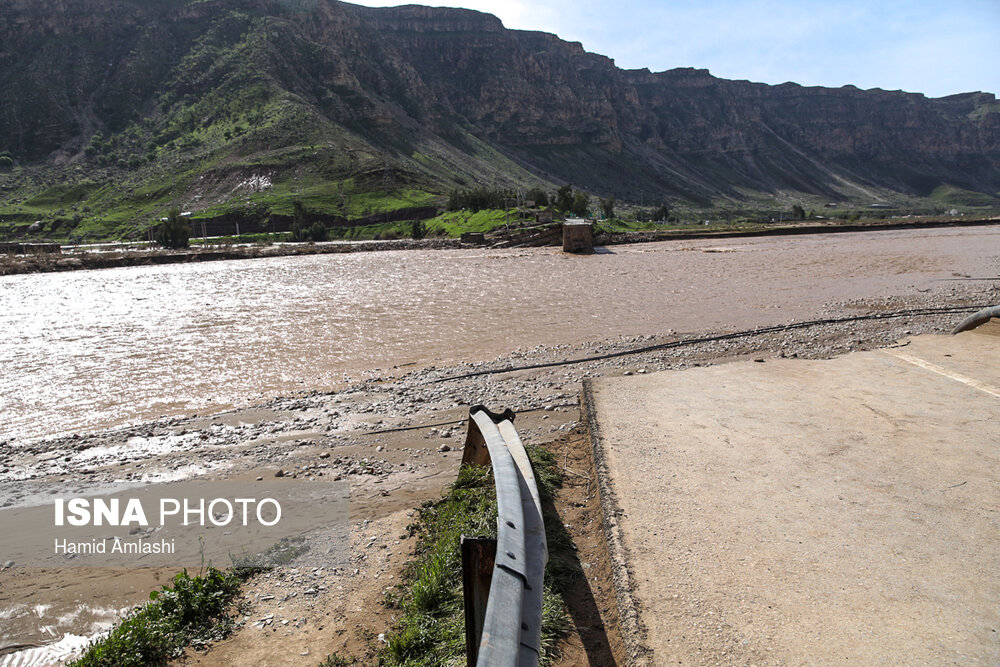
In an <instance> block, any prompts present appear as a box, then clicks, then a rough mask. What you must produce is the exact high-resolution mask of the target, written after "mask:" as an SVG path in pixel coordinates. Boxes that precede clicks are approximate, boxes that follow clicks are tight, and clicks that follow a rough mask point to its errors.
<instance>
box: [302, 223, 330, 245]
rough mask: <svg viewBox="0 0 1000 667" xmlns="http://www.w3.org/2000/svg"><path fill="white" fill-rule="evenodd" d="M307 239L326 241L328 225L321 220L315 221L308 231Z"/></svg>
mask: <svg viewBox="0 0 1000 667" xmlns="http://www.w3.org/2000/svg"><path fill="white" fill-rule="evenodd" d="M306 240H308V241H313V242H319V241H325V240H326V225H324V224H323V223H322V222H320V221H319V220H317V221H316V222H314V223H313V224H312V227H310V228H309V231H308V232H307V233H306Z"/></svg>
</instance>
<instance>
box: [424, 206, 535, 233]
mask: <svg viewBox="0 0 1000 667" xmlns="http://www.w3.org/2000/svg"><path fill="white" fill-rule="evenodd" d="M516 219H517V214H516V213H513V212H512V213H511V214H510V220H511V222H514V221H516ZM503 224H504V211H503V210H495V209H489V210H484V211H477V212H475V213H473V212H471V211H447V212H445V213H442V214H441V215H439V216H437V217H436V218H431V219H430V220H428V221H427V231H428V232H435V231H437V230H439V229H443V230H444V232H445V233H446V234H447V235H448V236H461V235H462V232H488V231H491V230H493V229H496V228H497V227H501V226H503Z"/></svg>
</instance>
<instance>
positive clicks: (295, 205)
mask: <svg viewBox="0 0 1000 667" xmlns="http://www.w3.org/2000/svg"><path fill="white" fill-rule="evenodd" d="M306 233H307V230H306V207H305V206H303V205H302V202H300V201H299V200H298V199H296V200H295V201H293V202H292V240H293V241H305V240H306V238H305V237H306Z"/></svg>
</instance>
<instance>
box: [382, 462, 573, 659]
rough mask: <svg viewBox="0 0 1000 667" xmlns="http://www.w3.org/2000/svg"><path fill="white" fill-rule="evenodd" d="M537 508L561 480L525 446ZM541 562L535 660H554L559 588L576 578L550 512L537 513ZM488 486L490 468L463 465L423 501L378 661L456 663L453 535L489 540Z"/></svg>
mask: <svg viewBox="0 0 1000 667" xmlns="http://www.w3.org/2000/svg"><path fill="white" fill-rule="evenodd" d="M529 456H530V458H531V460H532V463H533V465H534V468H535V475H536V479H537V481H538V486H539V493H540V494H541V496H542V500H543V506H546V505H547V506H549V507H551V499H552V494H553V493H554V492H555V490H556V488H558V486H559V485H560V483H561V479H560V477H559V474H558V472H557V470H556V464H555V460H554V457H553V456H552V455H551V454H550V453H549V452H547V451H546V450H544V449H541V448H530V449H529ZM545 515H546V516H545V531H546V537H547V540H548V547H549V563H548V566H547V567H546V573H545V590H544V595H543V603H542V610H543V615H542V660H541V662H542V664H548V663H549V662H551V661H552V659H553V658H554V657H555V647H556V644H557V642H558V640H559V638H560V637H562V636H564V635H565V634H566V632H567V631H568V629H569V619H568V616H567V609H566V604H565V602H564V600H563V597H562V591H564V590H566V588H567V587H568V585H569V584H570V583H571V582H572V581H573V580H574V578H576V577H578V576H582V574H581V572H580V571H579V569H578V567H574V566H573V565H571V563H572V562H574V558H573V554H572V551H573V545H572V540H571V539H570V538H569V535H568V534H567V533H566V530H565V528H564V527H563V526H562V523H561V522H560V521H559V519H558V517H556V516H554V513H550V512H545ZM496 523H497V506H496V489H495V486H494V483H493V475H492V470H490V469H486V468H477V467H469V466H466V467H463V468H462V469H461V470H460V471H459V474H458V479H457V480H456V481H455V483H454V484H453V485H452V488H451V490H450V491H449V492H448V494H447V495H446V496H445V497H444V498H443V499H442V500H440V501H438V502H436V503H427V504H425V505H424V506H423V507H422V508H421V511H420V516H419V519H418V521H417V523H416V524H415V525H414V526H412V527H411V530H415V531H416V533H417V535H418V541H417V548H416V551H417V557H416V559H415V560H414V561H412V562H411V563H410V564H409V565H408V566H407V568H406V570H405V572H404V574H403V581H402V583H401V584H399V585H398V586H397V587H396V589H395V590H394V591H393V592H391V593H390V594H389V595H387V599H386V602H387V604H388V605H389V606H391V607H394V608H398V609H400V610H401V611H402V617H401V618H400V620H399V622H398V624H397V627H396V628H395V630H394V631H393V632H392V633H390V634H389V635H388V637H387V641H388V644H387V645H386V646H385V647H384V648H383V649H382V651H381V655H380V660H381V661H382V662H383V663H384V664H387V665H408V666H430V665H444V664H464V661H465V616H464V611H463V605H462V563H461V553H460V546H459V539H460V536H461V535H469V536H477V537H496V530H497V526H496Z"/></svg>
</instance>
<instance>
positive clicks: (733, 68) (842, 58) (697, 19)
mask: <svg viewBox="0 0 1000 667" xmlns="http://www.w3.org/2000/svg"><path fill="white" fill-rule="evenodd" d="M354 1H355V2H359V4H364V5H369V6H373V7H374V6H382V7H384V6H391V5H398V4H401V3H400V2H399V0H396V1H395V2H391V1H386V0H354ZM417 4H429V5H440V6H451V7H467V8H469V9H477V10H480V11H485V12H489V13H491V14H495V15H496V16H499V17H500V19H502V20H503V22H504V25H506V26H507V27H508V28H520V29H525V30H543V31H545V32H552V33H556V34H557V35H559V36H560V37H562V38H563V39H566V40H570V41H578V42H582V43H583V46H584V48H586V49H587V50H588V51H593V52H595V53H600V54H602V55H606V56H609V57H611V58H614V59H615V62H616V63H617V64H618V66H619V67H625V68H639V67H648V68H649V69H651V70H653V71H660V70H665V69H671V68H673V67H702V68H707V69H710V70H711V71H712V73H713V74H715V75H716V76H719V77H723V78H727V79H749V80H751V81H762V82H764V83H772V84H777V83H784V82H786V81H794V82H796V83H800V84H803V85H816V86H832V87H839V86H843V85H846V84H854V85H856V86H858V87H859V88H884V89H886V90H899V89H902V90H906V91H910V92H920V93H925V94H927V95H929V96H931V97H940V96H943V95H951V94H954V93H960V92H968V91H974V90H982V91H986V92H991V93H996V94H1000V0H827V1H825V2H820V1H818V0H700V1H699V0H661V1H659V2H657V1H655V0H619V1H618V2H608V1H598V0H437V1H435V0H430V1H427V2H418V3H417Z"/></svg>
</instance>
